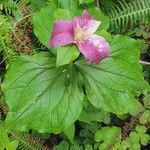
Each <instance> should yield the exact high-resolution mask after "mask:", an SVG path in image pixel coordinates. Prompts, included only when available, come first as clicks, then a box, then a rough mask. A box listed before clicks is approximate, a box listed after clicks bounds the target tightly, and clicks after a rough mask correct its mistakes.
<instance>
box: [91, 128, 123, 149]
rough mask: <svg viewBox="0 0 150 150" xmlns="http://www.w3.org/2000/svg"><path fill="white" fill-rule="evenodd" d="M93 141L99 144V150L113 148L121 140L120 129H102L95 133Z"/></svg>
mask: <svg viewBox="0 0 150 150" xmlns="http://www.w3.org/2000/svg"><path fill="white" fill-rule="evenodd" d="M94 139H95V141H96V142H99V143H100V145H99V149H100V150H106V149H107V148H108V147H109V146H111V148H113V147H115V145H116V144H117V142H118V141H120V139H121V129H120V128H118V127H104V128H102V129H100V130H98V131H97V132H96V133H95V136H94Z"/></svg>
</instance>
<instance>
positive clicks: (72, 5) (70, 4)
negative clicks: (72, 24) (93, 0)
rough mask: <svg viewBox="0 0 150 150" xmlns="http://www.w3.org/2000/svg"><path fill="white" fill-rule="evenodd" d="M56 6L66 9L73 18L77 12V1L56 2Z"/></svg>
mask: <svg viewBox="0 0 150 150" xmlns="http://www.w3.org/2000/svg"><path fill="white" fill-rule="evenodd" d="M55 1H56V0H55ZM57 6H58V7H59V8H63V9H68V10H69V11H70V13H71V15H72V17H73V16H74V15H75V14H76V12H77V10H78V1H77V0H57Z"/></svg>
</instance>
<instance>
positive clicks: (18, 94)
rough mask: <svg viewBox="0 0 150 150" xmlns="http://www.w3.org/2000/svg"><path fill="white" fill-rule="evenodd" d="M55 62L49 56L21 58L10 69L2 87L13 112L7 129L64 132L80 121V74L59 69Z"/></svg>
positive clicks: (46, 54) (65, 68)
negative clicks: (76, 121) (78, 119)
mask: <svg viewBox="0 0 150 150" xmlns="http://www.w3.org/2000/svg"><path fill="white" fill-rule="evenodd" d="M55 61H56V60H55V58H54V57H52V56H51V55H50V54H48V53H40V54H37V55H35V56H21V57H18V59H17V60H16V61H15V62H14V63H13V64H12V65H11V67H10V68H9V71H8V72H7V76H6V77H5V81H4V82H3V85H2V89H3V92H4V94H5V98H6V103H7V105H8V106H9V109H10V110H11V111H10V112H9V113H8V116H7V119H6V122H7V125H9V126H10V127H13V128H14V127H15V128H17V129H20V130H24V129H26V128H29V129H30V128H32V129H35V130H37V131H39V132H42V133H43V132H61V131H63V130H64V129H66V128H68V127H69V126H70V125H71V124H72V123H73V122H74V121H75V120H77V118H78V117H79V115H80V112H81V110H82V101H83V94H82V93H81V92H80V88H79V86H78V78H79V73H78V72H77V71H76V68H75V67H74V66H72V65H71V64H70V65H69V66H64V67H59V68H56V67H55ZM22 81H23V84H22ZM10 85H11V86H10ZM39 85H40V86H39ZM10 87H11V88H10ZM56 93H57V94H56ZM12 94H13V95H12ZM74 95H76V96H75V97H74ZM33 118H34V119H33Z"/></svg>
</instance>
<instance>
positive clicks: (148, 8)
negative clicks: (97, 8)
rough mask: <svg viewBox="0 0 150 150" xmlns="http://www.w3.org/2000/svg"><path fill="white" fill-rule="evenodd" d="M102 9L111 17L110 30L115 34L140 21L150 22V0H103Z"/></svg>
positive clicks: (143, 22) (132, 27)
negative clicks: (127, 0)
mask: <svg viewBox="0 0 150 150" xmlns="http://www.w3.org/2000/svg"><path fill="white" fill-rule="evenodd" d="M101 3H102V7H101V8H102V9H103V10H104V12H105V13H106V14H107V15H108V16H109V18H110V28H109V31H110V32H113V33H115V34H118V33H123V32H125V31H127V30H129V29H134V27H135V26H136V25H137V24H138V23H139V22H140V23H142V24H148V23H149V22H150V2H149V1H148V0H131V1H130V2H129V3H127V2H126V1H125V0H117V1H111V2H110V1H109V0H102V2H101Z"/></svg>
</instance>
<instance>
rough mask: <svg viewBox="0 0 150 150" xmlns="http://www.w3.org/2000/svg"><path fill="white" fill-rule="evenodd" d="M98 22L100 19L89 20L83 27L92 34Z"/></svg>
mask: <svg viewBox="0 0 150 150" xmlns="http://www.w3.org/2000/svg"><path fill="white" fill-rule="evenodd" d="M100 24H101V22H100V21H96V20H90V21H89V22H88V23H87V25H86V26H85V27H84V28H83V29H84V31H85V32H86V33H88V34H94V33H95V32H96V30H97V29H98V27H99V25H100Z"/></svg>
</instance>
